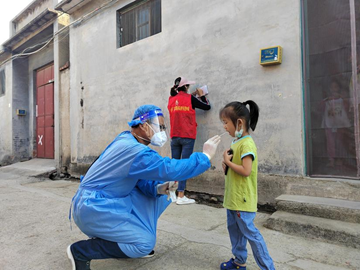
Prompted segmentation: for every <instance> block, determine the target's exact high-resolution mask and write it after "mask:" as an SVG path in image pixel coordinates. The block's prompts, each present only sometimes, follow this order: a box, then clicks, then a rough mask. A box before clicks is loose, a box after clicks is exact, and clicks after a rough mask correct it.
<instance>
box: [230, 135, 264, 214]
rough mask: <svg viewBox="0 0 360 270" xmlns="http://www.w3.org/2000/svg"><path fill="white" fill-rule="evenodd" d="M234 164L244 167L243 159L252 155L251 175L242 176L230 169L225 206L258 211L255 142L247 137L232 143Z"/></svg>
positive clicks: (231, 208)
mask: <svg viewBox="0 0 360 270" xmlns="http://www.w3.org/2000/svg"><path fill="white" fill-rule="evenodd" d="M231 149H232V150H233V158H232V162H234V163H235V164H238V165H242V159H243V158H244V157H245V156H248V155H251V156H252V158H253V162H252V169H251V173H250V175H249V176H248V177H245V176H242V175H240V174H238V173H236V172H234V171H233V170H232V169H230V168H229V170H228V172H227V175H226V176H225V194H224V203H223V206H224V207H225V208H227V209H229V210H237V211H246V212H256V211H257V171H258V160H257V150H256V145H255V142H254V140H253V139H252V138H251V136H250V135H247V136H245V137H243V138H241V139H239V140H237V141H235V142H233V143H232V145H231Z"/></svg>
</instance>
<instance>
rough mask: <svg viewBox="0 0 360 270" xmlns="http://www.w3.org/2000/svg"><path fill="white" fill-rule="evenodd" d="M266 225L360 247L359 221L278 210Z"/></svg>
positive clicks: (299, 234)
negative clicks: (346, 220)
mask: <svg viewBox="0 0 360 270" xmlns="http://www.w3.org/2000/svg"><path fill="white" fill-rule="evenodd" d="M264 226H265V227H266V228H269V229H272V230H276V231H280V232H283V233H287V234H292V235H297V236H302V237H307V238H313V239H319V240H323V241H326V242H329V243H335V244H341V245H345V246H347V247H353V248H360V224H357V223H351V222H344V221H339V220H331V219H326V218H320V217H313V216H305V215H301V214H294V213H288V212H283V211H276V212H275V213H273V214H272V215H271V216H270V217H269V218H268V220H267V221H266V222H265V224H264Z"/></svg>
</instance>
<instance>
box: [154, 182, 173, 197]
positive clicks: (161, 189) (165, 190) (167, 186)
mask: <svg viewBox="0 0 360 270" xmlns="http://www.w3.org/2000/svg"><path fill="white" fill-rule="evenodd" d="M177 188H178V182H177V181H170V182H165V183H164V184H158V185H157V186H156V190H157V194H164V195H170V192H175V191H176V190H177Z"/></svg>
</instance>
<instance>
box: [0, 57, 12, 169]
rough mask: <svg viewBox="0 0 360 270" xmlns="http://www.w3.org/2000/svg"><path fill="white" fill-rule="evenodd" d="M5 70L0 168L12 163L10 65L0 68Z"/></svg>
mask: <svg viewBox="0 0 360 270" xmlns="http://www.w3.org/2000/svg"><path fill="white" fill-rule="evenodd" d="M0 69H1V70H5V81H6V83H5V95H3V96H0V115H1V121H0V166H1V165H7V164H9V163H11V162H12V159H13V153H12V137H13V136H12V87H11V85H12V63H11V62H9V63H8V64H4V65H3V66H1V67H0Z"/></svg>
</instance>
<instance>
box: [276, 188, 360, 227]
mask: <svg viewBox="0 0 360 270" xmlns="http://www.w3.org/2000/svg"><path fill="white" fill-rule="evenodd" d="M276 201H277V203H276V209H277V210H279V211H283V212H290V213H295V214H302V215H306V216H315V217H321V218H328V219H333V220H340V221H345V222H353V223H359V224H360V202H357V201H348V200H340V199H331V198H321V197H311V196H299V195H287V194H283V195H281V196H279V197H277V198H276Z"/></svg>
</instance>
